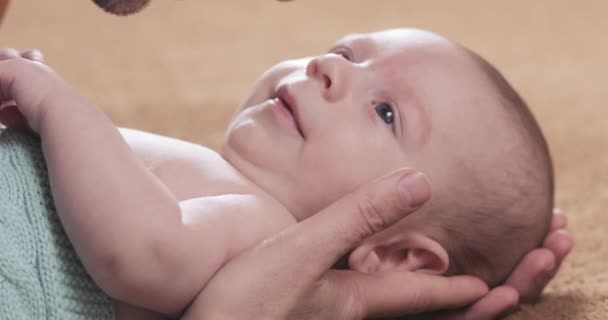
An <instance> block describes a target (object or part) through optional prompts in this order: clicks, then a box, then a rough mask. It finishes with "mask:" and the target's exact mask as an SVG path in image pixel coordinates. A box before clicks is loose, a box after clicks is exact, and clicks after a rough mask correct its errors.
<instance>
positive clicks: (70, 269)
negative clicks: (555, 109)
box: [0, 129, 113, 320]
mask: <svg viewBox="0 0 608 320" xmlns="http://www.w3.org/2000/svg"><path fill="white" fill-rule="evenodd" d="M112 318H113V310H112V305H111V303H110V300H109V298H108V297H107V296H106V295H105V294H104V293H103V292H101V290H100V289H99V288H98V287H97V286H96V285H95V283H94V282H93V280H92V279H91V278H90V277H89V275H88V274H87V273H86V271H85V269H84V267H83V266H82V264H81V263H80V261H79V259H78V257H77V256H76V253H75V251H74V249H73V247H72V245H71V244H70V242H69V240H68V238H67V236H66V234H65V233H64V231H63V228H62V226H61V224H60V222H59V220H58V217H57V214H56V212H55V207H54V205H53V200H52V196H51V192H50V188H49V182H48V176H47V171H46V164H45V162H44V157H43V154H42V150H41V147H40V139H39V138H38V136H36V135H35V134H32V133H29V132H24V131H18V130H14V129H0V319H11V320H19V319H28V320H30V319H61V320H68V319H112Z"/></svg>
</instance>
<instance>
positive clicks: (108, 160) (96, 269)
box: [0, 58, 276, 314]
mask: <svg viewBox="0 0 608 320" xmlns="http://www.w3.org/2000/svg"><path fill="white" fill-rule="evenodd" d="M0 89H1V91H0V101H6V100H15V101H16V104H17V107H18V108H19V111H20V112H21V113H23V115H24V116H25V118H26V119H27V121H28V124H29V125H30V127H31V128H32V129H33V130H34V131H37V132H38V133H39V134H40V136H41V140H42V147H43V151H44V155H45V159H46V161H47V167H48V172H49V178H50V182H51V188H52V192H53V197H54V201H55V205H56V207H57V211H58V213H59V216H60V219H61V221H62V224H63V226H64V228H65V230H66V232H67V234H68V236H69V238H70V240H71V241H72V243H73V245H74V247H75V249H76V252H77V253H78V255H79V257H80V258H81V260H82V262H83V264H84V266H85V267H86V269H87V270H88V272H89V273H90V274H91V275H92V277H93V278H94V279H95V281H96V282H97V283H98V285H99V286H100V287H101V288H102V289H103V290H104V291H106V292H107V293H108V294H110V295H111V296H113V297H114V298H116V299H119V300H123V301H125V302H128V303H131V304H134V305H138V306H142V307H148V308H150V309H153V310H156V311H160V312H163V313H166V314H176V313H179V312H180V311H181V310H182V309H183V308H184V307H185V306H186V305H187V304H188V303H189V302H190V300H191V299H192V298H193V297H194V295H196V293H197V292H198V290H200V288H201V287H202V286H203V285H204V284H205V282H206V280H207V279H208V278H209V277H210V276H211V275H212V274H213V272H215V270H217V268H219V267H220V266H221V264H222V263H224V260H225V259H226V258H228V257H229V253H230V252H228V251H230V250H236V249H235V248H238V249H240V247H241V246H243V245H244V244H245V243H246V242H250V241H257V240H260V239H263V237H264V233H265V232H270V231H269V229H268V228H266V229H264V228H260V229H259V230H257V229H256V228H255V226H252V225H250V223H251V222H252V221H255V220H252V219H250V218H247V217H246V215H245V214H242V213H243V212H253V211H251V208H250V207H249V203H250V202H252V201H254V200H255V199H247V196H244V195H235V196H226V197H232V198H218V197H212V198H201V199H192V200H189V201H185V202H181V203H178V202H177V201H176V199H175V198H174V197H173V195H172V194H171V192H170V191H169V190H168V189H167V188H166V187H165V186H164V185H163V183H161V181H159V180H158V178H157V177H155V176H154V175H153V174H152V173H150V172H149V171H148V170H147V169H146V168H145V167H144V166H143V165H142V163H140V161H139V160H138V159H137V158H136V157H135V156H134V154H133V153H132V152H131V150H130V149H129V146H128V145H127V144H126V143H125V141H124V140H123V139H122V137H121V135H120V134H119V132H118V130H117V128H116V127H115V126H114V125H113V124H112V122H111V121H110V119H109V118H108V117H107V116H106V115H105V114H104V113H103V112H102V111H101V110H100V109H99V108H97V107H96V106H95V105H94V104H92V103H91V102H90V101H88V100H87V99H85V98H83V97H82V96H80V95H78V94H77V93H76V92H75V91H74V90H73V89H72V88H70V86H69V85H67V84H66V83H65V82H64V81H63V80H62V79H61V78H59V77H58V76H57V75H56V74H55V73H54V72H53V71H52V70H50V69H49V68H48V67H46V66H44V65H42V64H40V63H36V62H31V61H27V60H25V59H20V58H17V59H11V60H6V61H1V62H0ZM250 197H251V196H250ZM254 202H255V201H254ZM255 211H256V212H257V210H255ZM219 213H221V216H220V214H219ZM238 213H241V215H240V216H238V215H237V214H238ZM238 224H240V225H244V226H246V227H247V228H246V229H240V228H239V229H238V230H237V229H236V227H235V226H236V225H238ZM275 227H276V225H272V226H271V227H270V229H274V228H275ZM243 231H249V234H247V233H243ZM227 236H230V237H236V236H239V237H242V239H240V242H241V243H237V242H234V241H233V242H230V243H228V242H225V240H226V239H225V238H226V237H227ZM252 244H253V243H251V244H250V245H252ZM230 246H233V247H230Z"/></svg>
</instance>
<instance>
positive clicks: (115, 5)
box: [0, 0, 150, 16]
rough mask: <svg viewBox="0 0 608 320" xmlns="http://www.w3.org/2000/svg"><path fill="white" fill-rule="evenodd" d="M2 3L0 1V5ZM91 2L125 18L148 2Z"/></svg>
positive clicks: (99, 0) (140, 0)
mask: <svg viewBox="0 0 608 320" xmlns="http://www.w3.org/2000/svg"><path fill="white" fill-rule="evenodd" d="M2 1H3V0H0V3H1V2H2ZM93 2H95V4H96V5H97V6H99V7H100V8H102V9H103V10H104V11H106V12H109V13H112V14H115V15H118V16H127V15H130V14H134V13H137V12H139V11H141V9H143V8H144V7H145V6H146V5H148V3H149V2H150V0H93Z"/></svg>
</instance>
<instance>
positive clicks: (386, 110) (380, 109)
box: [375, 102, 395, 125]
mask: <svg viewBox="0 0 608 320" xmlns="http://www.w3.org/2000/svg"><path fill="white" fill-rule="evenodd" d="M375 109H376V113H377V114H378V116H379V117H380V119H382V121H384V123H386V124H390V125H392V124H393V123H394V122H395V113H394V112H393V107H392V106H391V105H390V104H388V103H386V102H382V103H378V104H377V105H376V106H375Z"/></svg>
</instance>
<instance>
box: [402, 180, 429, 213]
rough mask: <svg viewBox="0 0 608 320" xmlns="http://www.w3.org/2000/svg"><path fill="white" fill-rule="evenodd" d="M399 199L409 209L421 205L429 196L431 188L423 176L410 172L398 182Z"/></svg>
mask: <svg viewBox="0 0 608 320" xmlns="http://www.w3.org/2000/svg"><path fill="white" fill-rule="evenodd" d="M399 193H400V194H401V199H403V202H404V203H405V204H406V205H407V206H408V207H410V208H417V207H419V206H421V205H423V204H424V203H425V202H426V201H427V200H428V199H429V197H430V195H431V186H430V185H429V182H428V180H427V179H426V177H425V176H424V174H422V173H420V172H418V171H412V172H410V173H408V174H407V175H406V176H404V177H402V178H401V180H400V181H399Z"/></svg>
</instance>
